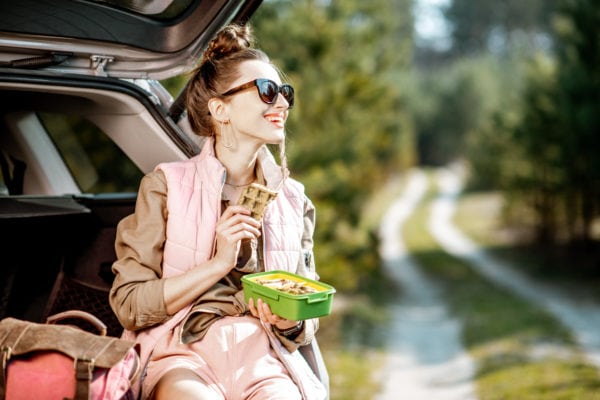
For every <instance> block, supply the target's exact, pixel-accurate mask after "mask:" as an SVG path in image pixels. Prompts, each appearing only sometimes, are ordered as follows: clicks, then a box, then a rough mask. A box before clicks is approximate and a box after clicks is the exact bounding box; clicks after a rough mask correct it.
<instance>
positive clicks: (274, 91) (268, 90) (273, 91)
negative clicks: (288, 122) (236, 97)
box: [221, 79, 294, 108]
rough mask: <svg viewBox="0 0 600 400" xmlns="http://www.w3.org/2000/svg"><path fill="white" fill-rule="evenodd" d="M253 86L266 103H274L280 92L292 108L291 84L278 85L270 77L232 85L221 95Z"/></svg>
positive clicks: (292, 90) (229, 94)
mask: <svg viewBox="0 0 600 400" xmlns="http://www.w3.org/2000/svg"><path fill="white" fill-rule="evenodd" d="M253 86H256V89H257V90H258V96H259V97H260V99H261V100H262V101H263V102H265V103H267V104H273V103H275V100H277V95H278V94H279V93H281V94H282V95H283V98H284V99H285V100H286V101H287V102H288V104H289V108H292V106H293V105H294V88H293V87H292V85H289V84H287V83H284V84H283V85H281V86H279V85H278V84H277V83H275V82H273V81H272V80H270V79H255V80H253V81H250V82H246V83H244V84H242V85H240V86H236V87H234V88H233V89H229V90H228V91H226V92H225V93H223V94H222V95H221V96H231V95H232V94H235V93H237V92H241V91H242V90H246V89H249V88H251V87H253Z"/></svg>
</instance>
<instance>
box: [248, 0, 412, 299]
mask: <svg viewBox="0 0 600 400" xmlns="http://www.w3.org/2000/svg"><path fill="white" fill-rule="evenodd" d="M251 22H252V25H253V27H254V30H255V34H256V37H257V39H258V43H257V44H258V46H259V47H260V48H262V49H263V50H265V51H266V52H267V54H269V56H270V57H271V58H272V60H273V61H274V63H275V64H276V65H277V66H278V67H280V68H281V70H282V71H283V72H284V74H285V77H286V79H287V80H289V81H290V82H291V83H292V84H294V85H295V87H296V91H297V106H295V108H294V110H292V112H291V113H290V119H289V121H288V124H287V131H288V139H287V155H288V158H289V164H290V169H291V171H292V174H293V176H294V177H296V178H297V179H299V180H300V181H302V182H303V183H304V184H305V186H306V188H307V192H308V194H309V196H310V197H311V199H312V200H313V201H314V202H315V205H316V207H317V218H318V220H317V232H316V235H315V242H316V246H315V252H316V258H317V262H318V264H319V273H320V275H321V278H322V279H323V280H325V281H328V282H332V283H333V284H334V285H335V286H336V287H337V288H338V289H339V290H344V291H358V290H363V289H366V288H367V287H368V286H369V285H370V284H371V283H372V280H373V279H374V277H375V276H376V275H377V270H378V266H379V260H378V255H377V238H376V237H375V234H374V232H373V230H372V229H371V230H369V229H368V228H367V229H364V227H363V226H362V225H361V223H360V222H361V217H362V214H363V207H364V204H365V202H366V201H367V199H368V198H369V196H371V195H372V193H373V191H375V190H377V189H378V188H379V187H380V186H381V185H382V184H383V182H384V180H385V178H386V177H387V175H388V174H389V173H390V172H391V171H396V170H398V169H404V168H406V167H409V166H412V165H414V163H415V162H416V159H415V152H414V142H415V140H414V132H413V130H412V125H411V123H410V118H409V115H408V113H407V110H406V105H405V104H403V97H402V96H401V94H400V89H401V87H400V85H399V82H398V81H397V80H396V79H395V76H396V71H398V70H402V69H406V68H407V67H408V65H409V62H410V57H411V45H412V38H411V35H412V33H411V32H412V21H411V14H410V1H409V0H395V1H384V0H376V1H371V2H362V1H358V0H353V1H330V2H322V1H310V0H307V1H284V0H281V1H267V2H265V3H264V4H263V5H261V7H260V8H259V10H258V11H257V13H256V14H255V15H254V16H253V18H252V21H251ZM382 38H385V39H386V40H382ZM371 228H374V227H371Z"/></svg>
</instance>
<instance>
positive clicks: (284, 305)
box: [242, 271, 335, 321]
mask: <svg viewBox="0 0 600 400" xmlns="http://www.w3.org/2000/svg"><path fill="white" fill-rule="evenodd" d="M262 280H264V281H270V280H273V281H276V280H286V281H292V282H296V283H300V284H303V285H306V286H308V287H311V288H313V289H315V290H316V292H315V293H303V294H291V293H287V292H285V291H282V290H278V289H274V288H271V287H268V286H265V285H263V284H261V283H259V282H258V281H262ZM242 286H243V287H244V298H245V299H246V302H248V300H249V299H250V298H252V299H254V302H255V304H256V300H258V299H262V300H263V301H264V302H265V303H267V304H268V305H269V306H270V307H271V312H272V313H273V314H277V315H279V316H280V317H283V318H285V319H289V320H292V321H300V320H304V319H309V318H317V317H322V316H325V315H328V314H330V313H331V305H332V303H333V294H334V293H335V288H334V287H333V286H331V285H328V284H326V283H323V282H319V281H315V280H312V279H308V278H305V277H303V276H300V275H297V274H292V273H290V272H286V271H268V272H259V273H256V274H248V275H244V276H243V277H242Z"/></svg>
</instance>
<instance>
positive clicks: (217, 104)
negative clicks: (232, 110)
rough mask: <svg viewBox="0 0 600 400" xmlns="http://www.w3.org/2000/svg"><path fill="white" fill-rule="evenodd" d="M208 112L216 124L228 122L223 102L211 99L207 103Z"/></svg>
mask: <svg viewBox="0 0 600 400" xmlns="http://www.w3.org/2000/svg"><path fill="white" fill-rule="evenodd" d="M208 111H210V115H212V116H213V118H214V119H216V120H217V121H218V122H225V121H228V120H229V117H228V116H227V107H226V104H225V103H224V102H223V100H221V99H218V98H216V97H213V98H212V99H210V100H209V101H208Z"/></svg>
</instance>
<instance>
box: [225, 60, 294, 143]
mask: <svg viewBox="0 0 600 400" xmlns="http://www.w3.org/2000/svg"><path fill="white" fill-rule="evenodd" d="M239 70H240V76H239V78H238V79H236V80H235V81H234V82H232V83H231V85H230V86H229V88H228V89H231V88H235V87H237V86H239V85H242V84H244V83H246V82H251V81H253V80H254V79H259V78H264V79H270V80H272V81H274V82H276V83H277V84H278V85H281V79H280V78H279V74H278V73H277V71H276V70H275V69H274V68H273V66H271V65H270V64H268V63H265V62H263V61H258V60H252V61H244V62H242V63H241V64H240V66H239ZM227 107H228V109H229V110H228V111H229V112H228V115H229V120H230V123H231V128H232V129H233V131H234V133H235V137H236V139H237V141H239V142H242V141H250V142H254V143H255V144H256V145H258V146H260V145H263V144H277V143H280V142H281V141H282V140H283V139H284V136H285V131H284V128H285V122H286V120H287V117H288V113H289V104H288V102H287V101H286V100H285V98H284V97H283V96H282V95H281V94H279V95H278V96H277V98H276V100H275V102H274V103H273V104H267V103H265V102H263V101H262V100H261V99H260V97H259V95H258V90H257V88H256V87H255V86H253V87H251V88H248V89H246V90H242V91H240V92H238V93H235V94H233V95H231V96H228V97H227Z"/></svg>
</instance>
